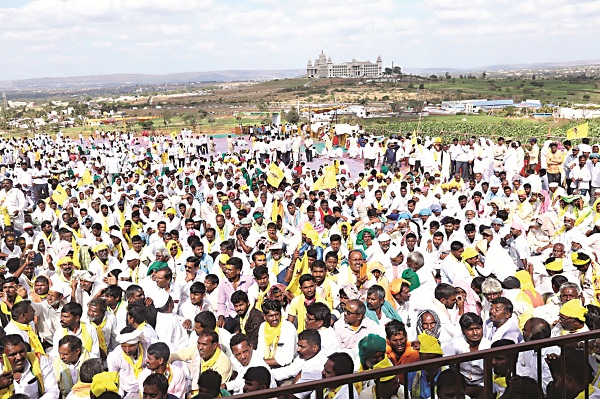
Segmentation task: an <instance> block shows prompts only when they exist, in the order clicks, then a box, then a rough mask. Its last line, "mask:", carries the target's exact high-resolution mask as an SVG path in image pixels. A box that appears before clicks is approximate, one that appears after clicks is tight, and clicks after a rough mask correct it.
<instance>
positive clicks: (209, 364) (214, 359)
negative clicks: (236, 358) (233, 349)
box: [200, 348, 221, 374]
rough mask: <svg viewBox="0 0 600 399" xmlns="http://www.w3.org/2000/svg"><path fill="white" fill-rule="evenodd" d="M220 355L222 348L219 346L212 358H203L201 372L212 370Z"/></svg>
mask: <svg viewBox="0 0 600 399" xmlns="http://www.w3.org/2000/svg"><path fill="white" fill-rule="evenodd" d="M219 356H221V349H220V348H217V350H216V351H215V353H214V354H213V355H212V357H211V358H210V359H208V360H204V359H202V367H201V370H200V374H202V373H204V372H205V371H206V370H210V369H211V368H212V367H213V366H214V365H215V364H216V363H217V360H218V359H219Z"/></svg>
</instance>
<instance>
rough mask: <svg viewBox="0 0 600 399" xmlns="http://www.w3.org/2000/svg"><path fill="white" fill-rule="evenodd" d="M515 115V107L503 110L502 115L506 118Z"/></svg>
mask: <svg viewBox="0 0 600 399" xmlns="http://www.w3.org/2000/svg"><path fill="white" fill-rule="evenodd" d="M516 113H517V108H516V107H512V106H508V107H506V108H504V114H505V115H506V116H513V115H514V114H516Z"/></svg>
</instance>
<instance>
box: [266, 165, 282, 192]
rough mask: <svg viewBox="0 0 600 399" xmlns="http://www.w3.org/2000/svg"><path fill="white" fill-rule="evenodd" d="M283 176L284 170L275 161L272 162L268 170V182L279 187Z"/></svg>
mask: <svg viewBox="0 0 600 399" xmlns="http://www.w3.org/2000/svg"><path fill="white" fill-rule="evenodd" d="M283 177H284V174H283V170H281V168H280V167H279V166H277V165H276V164H275V163H272V164H271V165H270V166H269V170H268V171H267V183H269V184H270V185H272V186H273V187H279V184H281V182H282V181H283Z"/></svg>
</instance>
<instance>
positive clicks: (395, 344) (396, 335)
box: [385, 320, 420, 384]
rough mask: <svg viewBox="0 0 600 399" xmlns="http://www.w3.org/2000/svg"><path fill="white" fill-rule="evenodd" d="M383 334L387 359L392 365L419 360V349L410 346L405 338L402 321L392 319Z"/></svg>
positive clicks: (401, 377)
mask: <svg viewBox="0 0 600 399" xmlns="http://www.w3.org/2000/svg"><path fill="white" fill-rule="evenodd" d="M385 335H386V338H387V344H388V345H387V348H388V349H387V352H386V355H387V357H388V359H390V361H391V362H392V364H393V365H394V366H399V365H401V364H408V363H414V362H418V361H419V360H420V357H419V351H418V350H416V349H414V348H413V347H412V344H411V343H410V341H408V339H407V335H406V329H405V327H404V323H402V322H401V321H398V320H392V321H390V322H389V323H387V324H386V325H385ZM398 378H399V379H400V383H401V384H404V375H399V376H398Z"/></svg>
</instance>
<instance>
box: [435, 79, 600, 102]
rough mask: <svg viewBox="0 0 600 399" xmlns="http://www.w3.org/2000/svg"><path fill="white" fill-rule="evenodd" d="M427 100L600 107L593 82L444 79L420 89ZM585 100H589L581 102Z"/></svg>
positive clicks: (597, 83)
mask: <svg viewBox="0 0 600 399" xmlns="http://www.w3.org/2000/svg"><path fill="white" fill-rule="evenodd" d="M424 88H425V90H426V91H427V92H428V94H427V96H428V97H439V98H440V99H442V100H449V99H473V98H487V99H498V98H513V99H514V100H515V101H523V100H526V99H530V98H531V99H537V100H540V101H542V103H553V104H559V103H561V104H564V103H567V102H568V103H588V102H595V103H600V89H599V82H598V81H594V80H589V81H588V80H586V81H567V80H556V79H554V80H531V79H486V80H483V79H445V80H442V81H435V82H430V83H427V84H425V85H424ZM584 96H589V98H587V97H586V98H584Z"/></svg>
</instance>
